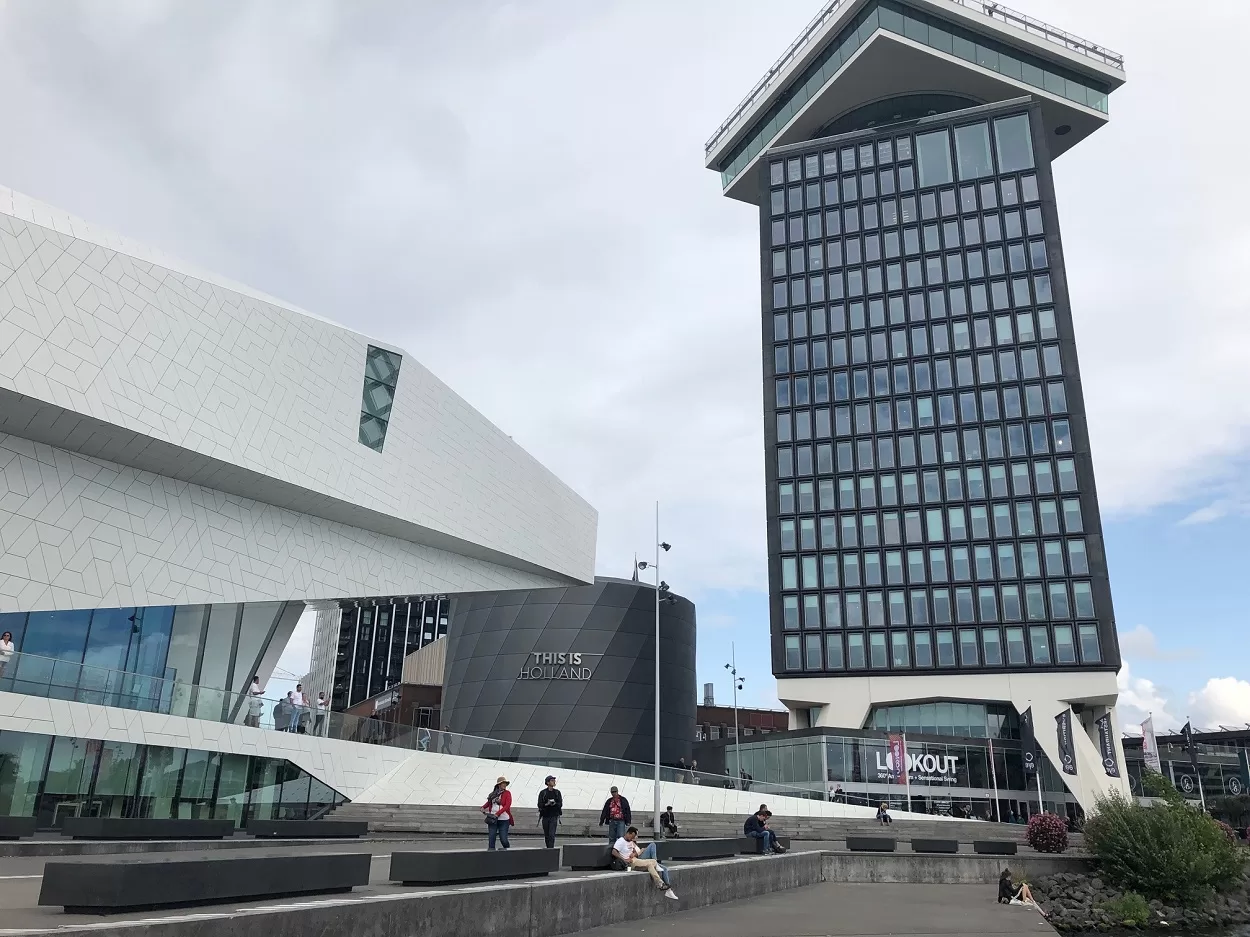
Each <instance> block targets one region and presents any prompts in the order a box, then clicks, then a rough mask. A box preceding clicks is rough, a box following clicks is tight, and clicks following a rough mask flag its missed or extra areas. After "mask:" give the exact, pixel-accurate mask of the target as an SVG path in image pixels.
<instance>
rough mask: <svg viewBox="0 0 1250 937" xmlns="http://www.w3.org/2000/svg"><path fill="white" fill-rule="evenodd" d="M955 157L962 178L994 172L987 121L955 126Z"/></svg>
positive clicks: (971, 177) (975, 177) (977, 176)
mask: <svg viewBox="0 0 1250 937" xmlns="http://www.w3.org/2000/svg"><path fill="white" fill-rule="evenodd" d="M1026 120H1027V118H1026ZM955 158H956V161H957V163H958V166H959V178H960V179H961V180H965V179H980V178H981V177H982V176H992V175H993V174H994V163H993V160H991V158H990V130H989V126H988V125H987V124H986V123H985V122H981V123H979V124H971V125H969V126H967V127H956V128H955ZM921 184H922V185H923V183H921Z"/></svg>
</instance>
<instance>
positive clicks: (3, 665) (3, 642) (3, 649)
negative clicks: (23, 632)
mask: <svg viewBox="0 0 1250 937" xmlns="http://www.w3.org/2000/svg"><path fill="white" fill-rule="evenodd" d="M12 659H13V632H12V631H6V632H5V633H4V634H0V677H3V676H4V672H5V670H7V669H8V666H9V661H11V660H12Z"/></svg>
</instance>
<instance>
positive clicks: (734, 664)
mask: <svg viewBox="0 0 1250 937" xmlns="http://www.w3.org/2000/svg"><path fill="white" fill-rule="evenodd" d="M729 661H730V662H729V663H728V664H726V665H725V669H726V670H728V671H729V674H730V676H732V677H733V681H734V761H736V762H737V763H738V764H737V766H736V767H737V769H738V771H737V775H738V777H739V778H740V777H742V738H741V735H742V732H741V730H739V728H738V691H739V690H741V689H742V685H743V684H744V683H746V677H739V676H738V657H737V652H736V651H735V649H734V644H733V642H732V641H730V642H729ZM737 785H738V781H737V780H736V779H735V780H734V786H735V787H736V786H737Z"/></svg>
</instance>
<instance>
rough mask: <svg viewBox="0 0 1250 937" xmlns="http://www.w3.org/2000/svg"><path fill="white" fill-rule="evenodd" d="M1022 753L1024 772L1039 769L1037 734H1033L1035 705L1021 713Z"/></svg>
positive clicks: (1030, 772)
mask: <svg viewBox="0 0 1250 937" xmlns="http://www.w3.org/2000/svg"><path fill="white" fill-rule="evenodd" d="M1020 754H1021V757H1023V758H1024V773H1025V774H1026V775H1030V774H1033V773H1035V772H1036V771H1037V736H1036V735H1034V734H1033V707H1032V706H1030V707H1029V708H1028V709H1026V710H1025V711H1024V712H1022V713H1020Z"/></svg>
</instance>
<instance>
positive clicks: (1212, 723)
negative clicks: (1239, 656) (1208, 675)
mask: <svg viewBox="0 0 1250 937" xmlns="http://www.w3.org/2000/svg"><path fill="white" fill-rule="evenodd" d="M1189 711H1190V715H1191V716H1192V717H1193V721H1194V725H1195V726H1201V727H1202V728H1204V729H1214V728H1215V727H1217V726H1221V725H1225V726H1245V725H1247V724H1250V682H1247V681H1245V680H1238V679H1237V678H1236V677H1213V678H1212V679H1210V680H1208V681H1207V682H1206V685H1205V686H1204V687H1203V688H1202V689H1200V690H1197V691H1196V692H1193V693H1190V694H1189Z"/></svg>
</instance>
